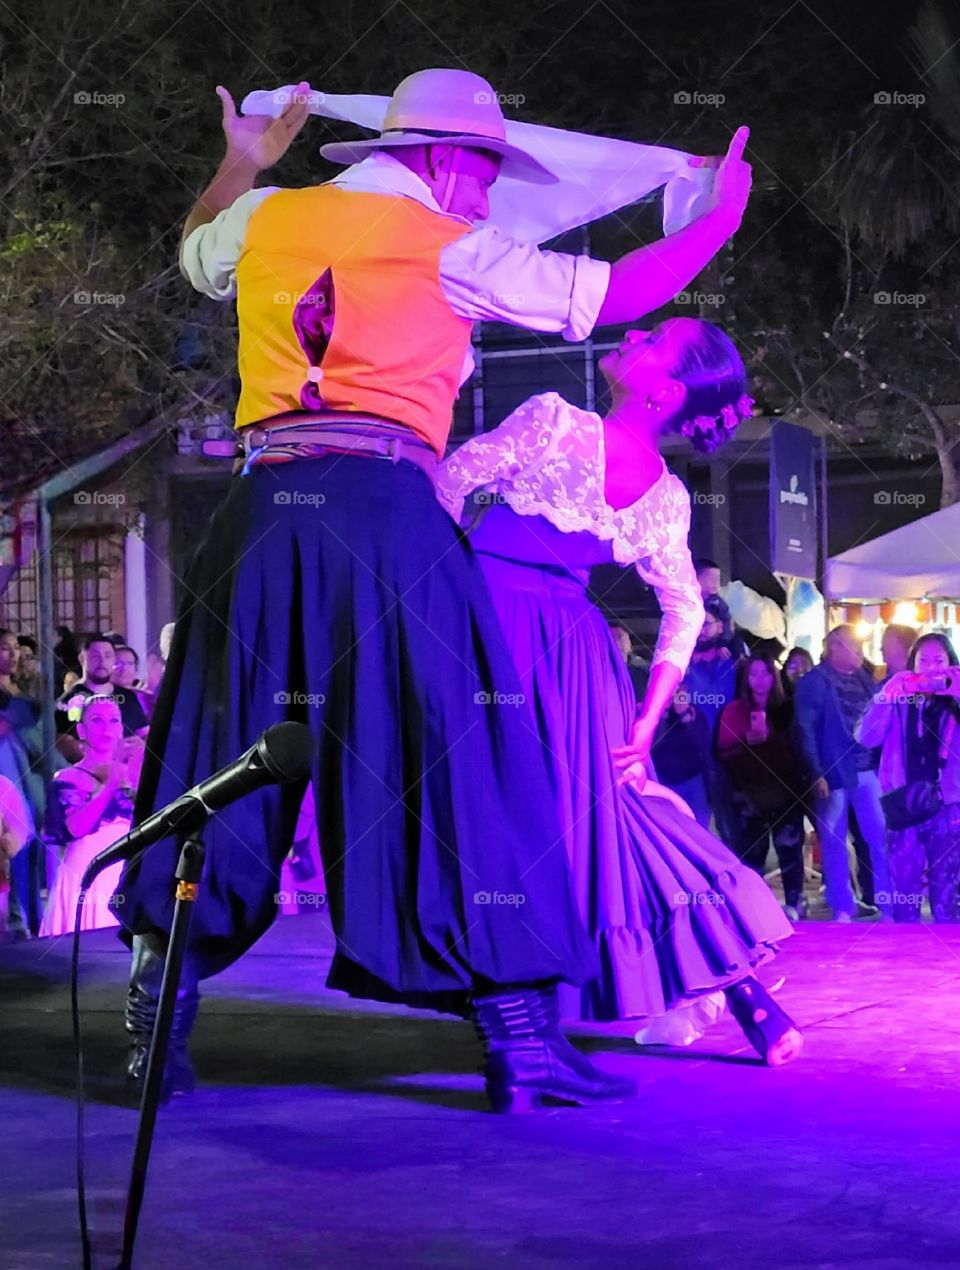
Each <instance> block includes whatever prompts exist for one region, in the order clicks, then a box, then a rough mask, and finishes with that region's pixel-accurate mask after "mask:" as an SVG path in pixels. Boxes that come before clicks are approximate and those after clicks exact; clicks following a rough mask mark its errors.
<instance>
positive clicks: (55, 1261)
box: [0, 914, 960, 1270]
mask: <svg viewBox="0 0 960 1270" xmlns="http://www.w3.org/2000/svg"><path fill="white" fill-rule="evenodd" d="M83 947H84V953H83V966H84V972H83V978H84V986H83V990H82V1002H83V1008H84V1023H85V1042H86V1061H87V1071H88V1089H89V1092H90V1097H91V1101H90V1103H89V1105H88V1110H87V1185H88V1193H89V1197H90V1210H91V1218H92V1220H91V1224H92V1229H93V1234H94V1239H95V1246H96V1248H97V1249H98V1257H97V1261H96V1265H97V1266H104V1267H105V1266H113V1265H115V1264H116V1259H117V1254H118V1252H119V1246H120V1245H119V1230H120V1225H121V1220H122V1205H123V1196H124V1193H125V1188H126V1182H127V1174H128V1170H129V1162H130V1154H131V1150H132V1143H133V1134H134V1129H135V1121H136V1113H135V1111H133V1110H132V1109H130V1108H129V1107H128V1106H126V1105H125V1104H124V1099H123V1095H122V1085H121V1083H120V1081H119V1080H118V1078H117V1076H116V1072H117V1071H118V1069H119V1068H120V1066H121V1064H122V1061H123V1057H124V1051H125V1042H124V1037H123V1034H122V1031H121V1025H120V1017H119V1012H120V1008H121V1001H122V996H123V990H124V986H125V980H126V971H127V955H126V953H125V951H124V950H123V948H122V946H121V945H120V944H119V943H118V942H117V940H116V937H115V935H114V934H113V933H112V932H96V933H94V934H91V935H87V936H84V938H83ZM329 948H330V945H329V938H328V937H327V935H326V931H325V928H324V918H323V915H322V914H311V915H309V916H302V917H292V918H285V919H281V920H280V921H279V922H278V923H277V924H276V925H275V927H274V928H273V930H272V931H271V932H270V933H269V934H268V936H267V937H266V938H265V939H263V940H262V941H261V942H260V944H259V945H258V946H257V947H256V948H255V949H254V950H253V951H252V952H251V953H249V954H248V955H247V956H246V958H245V959H244V960H243V961H242V962H241V963H240V964H239V965H237V966H235V967H233V968H232V969H231V970H230V971H229V972H227V973H226V974H224V975H222V976H220V977H219V978H218V979H216V980H212V981H209V982H208V983H207V985H206V992H207V995H206V998H205V1003H204V1007H203V1009H202V1012H201V1019H200V1022H199V1024H198V1026H197V1031H196V1038H195V1042H194V1045H193V1053H194V1057H195V1060H196V1065H197V1069H198V1073H199V1077H200V1080H201V1082H202V1083H201V1088H200V1090H199V1092H198V1093H197V1095H196V1096H195V1097H194V1098H192V1099H185V1100H179V1101H178V1102H176V1103H175V1104H173V1105H171V1106H168V1107H165V1108H163V1109H162V1110H161V1113H160V1118H159V1122H158V1126H157V1135H156V1141H155V1145H154V1152H153V1159H152V1163H151V1173H150V1177H149V1180H148V1184H147V1194H146V1201H145V1204H144V1210H143V1215H142V1218H141V1225H140V1236H139V1241H138V1257H137V1260H136V1262H135V1265H137V1266H138V1267H143V1268H144V1270H166V1268H167V1267H170V1268H172V1270H194V1268H195V1267H197V1268H200V1267H202V1270H212V1268H214V1267H220V1266H225V1267H231V1268H237V1270H239V1268H241V1267H242V1268H245V1267H254V1268H258V1267H283V1268H284V1270H300V1268H301V1267H302V1268H303V1270H306V1268H308V1267H309V1268H310V1270H316V1268H318V1267H325V1266H330V1267H337V1268H338V1270H339V1268H340V1267H343V1268H344V1270H352V1268H354V1267H357V1268H358V1270H359V1268H361V1267H363V1268H364V1270H368V1268H373V1270H376V1268H377V1267H389V1268H390V1270H405V1268H406V1267H437V1268H446V1267H452V1268H456V1267H471V1268H472V1267H488V1266H491V1265H503V1266H506V1267H510V1268H511V1270H513V1268H514V1267H531V1268H533V1270H541V1268H542V1270H548V1268H549V1270H553V1268H555V1267H559V1266H564V1267H566V1266H571V1267H584V1268H586V1267H591V1268H593V1267H609V1266H626V1267H634V1266H636V1267H654V1268H659V1267H671V1268H672V1267H678V1268H686V1267H689V1268H694V1267H695V1268H696V1270H725V1268H726V1267H731V1270H753V1268H754V1267H756V1270H779V1268H781V1267H782V1268H784V1270H786V1268H787V1267H822V1268H827V1267H841V1266H842V1267H849V1268H859V1267H862V1270H899V1268H900V1267H904V1268H906V1267H915V1266H918V1265H921V1264H924V1265H927V1266H949V1267H955V1266H960V1202H958V1194H960V1132H958V1129H960V1105H958V1104H960V1097H958V1093H960V1079H958V1073H960V929H950V928H945V927H934V926H929V925H926V926H922V927H902V926H901V927H895V926H892V925H887V924H869V923H856V924H853V925H848V926H837V925H833V924H831V923H824V922H811V923H807V924H803V925H801V926H800V927H799V928H798V930H797V934H796V936H795V937H794V938H792V939H791V940H789V941H788V943H787V944H786V945H785V946H784V950H783V953H782V955H781V957H780V958H779V959H778V960H777V962H775V963H774V965H773V966H772V967H770V968H769V969H768V970H767V971H766V972H765V975H764V977H765V979H766V981H767V982H772V981H775V980H776V979H777V978H779V977H780V976H781V975H786V977H787V982H786V985H785V987H784V988H783V989H782V991H781V992H780V993H779V994H778V995H779V998H780V999H781V1000H782V1001H783V1003H784V1004H785V1005H786V1006H787V1008H788V1009H790V1010H791V1012H792V1013H793V1014H794V1015H795V1017H796V1018H797V1020H798V1022H799V1023H800V1025H801V1026H802V1027H803V1028H804V1030H805V1033H806V1040H807V1047H806V1052H805V1054H804V1057H803V1058H802V1059H801V1060H800V1061H799V1062H798V1063H796V1064H794V1065H793V1066H791V1067H788V1068H784V1069H781V1070H777V1071H773V1070H768V1069H767V1068H765V1067H763V1066H762V1065H760V1063H759V1062H758V1061H756V1059H755V1057H754V1055H753V1051H752V1050H750V1049H749V1048H748V1047H747V1046H746V1044H745V1042H744V1039H743V1036H742V1034H741V1033H740V1032H739V1030H738V1029H737V1027H736V1025H735V1024H734V1023H733V1022H732V1021H731V1020H730V1019H729V1018H725V1019H724V1020H723V1021H722V1022H721V1023H719V1024H718V1025H717V1026H716V1027H715V1028H714V1029H712V1030H711V1031H710V1032H709V1033H708V1034H707V1036H705V1037H704V1038H703V1039H702V1040H701V1041H700V1042H698V1043H697V1044H696V1045H695V1046H694V1047H693V1048H691V1049H689V1050H685V1051H680V1052H663V1051H659V1052H653V1051H641V1050H639V1049H638V1048H637V1046H635V1045H634V1043H633V1041H632V1039H631V1038H632V1034H633V1031H634V1028H633V1027H632V1026H630V1025H622V1026H620V1027H619V1028H617V1029H603V1028H584V1029H582V1030H581V1032H580V1034H579V1035H578V1041H577V1043H578V1044H579V1045H581V1046H582V1047H583V1048H584V1049H586V1050H589V1051H590V1052H591V1053H595V1054H596V1057H597V1061H598V1063H599V1064H600V1065H602V1066H604V1067H607V1068H609V1069H611V1070H622V1071H626V1072H630V1073H631V1074H632V1075H633V1076H635V1078H636V1079H637V1081H638V1085H639V1093H638V1096H637V1097H636V1099H635V1100H633V1101H632V1102H630V1103H625V1104H622V1105H620V1106H616V1107H610V1108H607V1109H604V1110H594V1109H590V1110H584V1109H577V1108H558V1109H556V1110H550V1111H546V1112H541V1113H537V1114H536V1115H531V1116H518V1117H512V1118H508V1117H497V1116H493V1115H491V1114H489V1113H487V1112H486V1111H485V1110H484V1107H485V1102H484V1097H483V1092H482V1082H481V1079H480V1077H479V1075H478V1074H477V1067H478V1050H477V1047H476V1043H475V1041H474V1038H473V1033H472V1030H471V1029H470V1028H469V1027H468V1026H467V1025H466V1024H464V1023H462V1022H459V1021H455V1020H452V1019H447V1018H441V1017H438V1016H435V1015H427V1014H418V1013H414V1012H411V1011H401V1010H392V1009H388V1008H386V1007H379V1006H377V1007H373V1006H371V1007H364V1006H362V1005H361V1004H359V1003H356V1002H351V1001H349V1000H348V999H347V998H345V997H343V996H340V995H338V994H336V993H329V992H326V991H325V990H324V988H323V986H322V984H323V980H324V977H325V971H326V967H327V964H328V960H329ZM69 955H70V950H69V944H68V941H66V940H60V941H57V940H47V941H34V942H32V943H28V944H21V945H14V946H10V945H6V946H4V947H3V948H2V949H0V1019H2V1023H0V1038H2V1039H0V1140H2V1143H3V1150H2V1158H0V1194H2V1196H3V1213H4V1217H3V1221H2V1222H0V1266H2V1267H4V1270H40V1268H41V1267H43V1268H44V1270H46V1268H48V1267H51V1268H53V1270H67V1268H68V1267H71V1266H76V1265H79V1264H80V1245H79V1238H78V1235H77V1218H76V1204H75V1197H74V1124H75V1113H74V1102H73V1065H72V1043H71V1037H70V1017H69V990H68V976H69Z"/></svg>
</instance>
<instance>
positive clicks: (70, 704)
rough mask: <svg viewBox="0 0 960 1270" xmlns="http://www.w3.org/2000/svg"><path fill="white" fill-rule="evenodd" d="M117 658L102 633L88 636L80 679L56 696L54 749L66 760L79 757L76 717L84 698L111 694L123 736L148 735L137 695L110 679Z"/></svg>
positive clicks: (146, 721)
mask: <svg viewBox="0 0 960 1270" xmlns="http://www.w3.org/2000/svg"><path fill="white" fill-rule="evenodd" d="M117 660H118V658H117V652H116V649H115V648H114V646H113V644H111V643H110V641H109V640H108V639H107V638H106V637H105V636H103V635H91V636H90V638H89V639H87V640H86V641H85V644H84V648H83V651H82V652H81V653H80V663H81V666H82V667H83V677H82V679H80V681H79V682H78V683H76V684H74V686H73V688H72V689H70V690H69V691H67V692H64V693H62V694H61V695H60V697H59V698H58V699H57V709H56V720H57V733H58V736H57V749H58V750H59V751H60V753H61V754H62V755H63V757H64V758H65V759H66V760H67V761H68V762H69V763H76V762H77V761H78V760H79V759H80V758H81V756H82V749H81V746H80V743H79V741H78V739H77V719H78V718H79V705H80V699H82V698H83V697H92V696H113V697H114V699H115V700H116V702H117V705H118V706H119V707H120V716H121V718H122V720H123V734H124V736H139V737H145V736H146V734H147V731H148V720H147V716H146V714H145V713H144V709H143V706H142V705H141V704H140V700H139V698H138V697H137V694H136V693H135V692H134V691H133V690H132V689H129V688H118V687H117V686H116V685H115V684H114V683H113V682H112V681H111V676H112V675H113V674H114V673H115V672H116V669H117Z"/></svg>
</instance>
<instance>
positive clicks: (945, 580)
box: [826, 503, 960, 601]
mask: <svg viewBox="0 0 960 1270" xmlns="http://www.w3.org/2000/svg"><path fill="white" fill-rule="evenodd" d="M826 593H827V598H828V599H831V600H872V601H879V600H917V599H920V598H922V597H928V598H931V599H957V598H960V503H955V504H954V505H953V506H952V507H944V508H943V509H942V511H938V512H933V514H932V515H930V516H924V517H922V518H921V519H920V520H914V521H912V522H911V523H910V524H909V525H901V527H900V528H899V529H894V530H892V531H891V532H890V533H889V534H884V535H883V536H882V537H880V538H873V539H871V541H870V542H864V543H861V544H860V546H859V547H854V548H852V550H850V551H844V552H843V554H842V555H839V556H833V557H831V559H830V560H828V561H827V576H826Z"/></svg>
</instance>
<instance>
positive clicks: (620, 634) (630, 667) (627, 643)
mask: <svg viewBox="0 0 960 1270" xmlns="http://www.w3.org/2000/svg"><path fill="white" fill-rule="evenodd" d="M610 631H611V634H612V635H613V638H614V640H615V641H616V645H617V647H618V648H619V649H620V654H621V656H622V657H623V660H624V662H625V663H626V667H627V672H628V674H629V675H630V682H631V683H632V684H633V694H634V696H635V697H636V699H637V701H642V700H643V698H644V694H645V693H646V691H647V683H648V681H649V679H650V667H649V665H647V664H645V663H644V662H643V660H642V659H641V658H640V657H637V656H636V654H635V653H634V651H633V638H632V636H631V635H630V632H629V630H627V628H626V627H625V626H624V625H623V624H622V623H621V622H611V623H610Z"/></svg>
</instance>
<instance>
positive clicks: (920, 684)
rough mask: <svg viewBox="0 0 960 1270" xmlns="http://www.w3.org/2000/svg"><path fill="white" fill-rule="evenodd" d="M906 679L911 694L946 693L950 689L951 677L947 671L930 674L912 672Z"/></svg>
mask: <svg viewBox="0 0 960 1270" xmlns="http://www.w3.org/2000/svg"><path fill="white" fill-rule="evenodd" d="M905 679H906V687H907V688H908V690H909V691H910V692H946V691H947V690H948V688H949V687H950V676H949V675H948V674H947V672H946V671H945V670H941V671H935V672H931V673H929V674H920V673H918V672H917V671H910V672H908V673H907V675H906V676H905Z"/></svg>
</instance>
